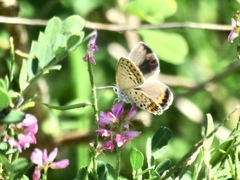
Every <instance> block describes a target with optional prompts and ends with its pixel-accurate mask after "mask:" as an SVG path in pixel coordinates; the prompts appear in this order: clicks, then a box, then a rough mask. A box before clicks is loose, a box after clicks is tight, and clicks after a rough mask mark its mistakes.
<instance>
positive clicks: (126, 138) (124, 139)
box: [115, 131, 141, 147]
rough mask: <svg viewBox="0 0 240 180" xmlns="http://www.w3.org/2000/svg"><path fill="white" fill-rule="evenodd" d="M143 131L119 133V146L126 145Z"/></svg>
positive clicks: (117, 137)
mask: <svg viewBox="0 0 240 180" xmlns="http://www.w3.org/2000/svg"><path fill="white" fill-rule="evenodd" d="M140 134H141V132H138V131H126V132H125V133H124V134H117V135H116V138H115V141H116V142H117V145H118V147H124V146H125V145H126V144H127V143H128V142H130V140H131V139H132V138H135V137H137V136H139V135H140Z"/></svg>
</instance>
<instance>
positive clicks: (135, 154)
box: [130, 148, 144, 171]
mask: <svg viewBox="0 0 240 180" xmlns="http://www.w3.org/2000/svg"><path fill="white" fill-rule="evenodd" d="M143 161H144V157H143V154H142V153H141V152H140V151H139V150H137V149H136V148H131V151H130V162H131V165H132V169H133V170H134V171H136V170H138V169H140V168H141V167H142V166H143Z"/></svg>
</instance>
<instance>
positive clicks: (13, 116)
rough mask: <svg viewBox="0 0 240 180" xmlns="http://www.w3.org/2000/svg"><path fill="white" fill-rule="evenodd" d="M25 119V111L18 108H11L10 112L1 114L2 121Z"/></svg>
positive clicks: (0, 119)
mask: <svg viewBox="0 0 240 180" xmlns="http://www.w3.org/2000/svg"><path fill="white" fill-rule="evenodd" d="M23 119H24V113H23V112H22V111H18V110H11V111H10V112H9V113H8V114H3V113H2V114H0V122H4V123H8V124H10V123H18V122H21V121H22V120H23Z"/></svg>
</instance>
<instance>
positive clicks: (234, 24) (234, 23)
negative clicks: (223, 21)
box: [228, 18, 240, 43]
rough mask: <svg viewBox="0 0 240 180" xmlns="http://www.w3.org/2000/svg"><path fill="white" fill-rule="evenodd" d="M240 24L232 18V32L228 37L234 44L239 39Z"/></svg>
mask: <svg viewBox="0 0 240 180" xmlns="http://www.w3.org/2000/svg"><path fill="white" fill-rule="evenodd" d="M239 26H240V23H239V22H238V21H236V20H235V19H233V18H232V28H233V29H232V31H231V32H230V34H229V35H228V41H229V42H231V43H233V40H234V39H235V38H236V37H238V31H239Z"/></svg>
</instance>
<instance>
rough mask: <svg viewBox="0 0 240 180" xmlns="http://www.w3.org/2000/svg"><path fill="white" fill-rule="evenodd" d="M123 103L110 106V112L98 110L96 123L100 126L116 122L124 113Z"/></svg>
mask: <svg viewBox="0 0 240 180" xmlns="http://www.w3.org/2000/svg"><path fill="white" fill-rule="evenodd" d="M123 108H124V103H123V102H119V103H117V104H115V105H114V106H113V107H112V112H106V113H105V112H103V111H101V112H100V119H99V120H98V122H97V123H98V124H99V125H100V126H102V127H105V126H106V125H111V124H113V123H116V122H117V121H118V119H119V118H120V116H121V115H122V114H123V113H124V109H123Z"/></svg>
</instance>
